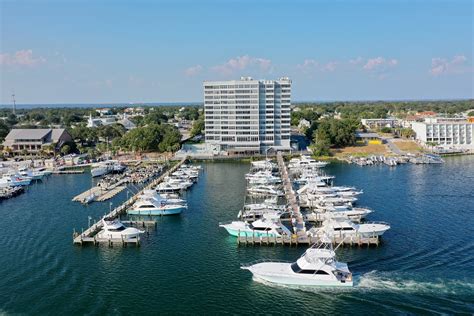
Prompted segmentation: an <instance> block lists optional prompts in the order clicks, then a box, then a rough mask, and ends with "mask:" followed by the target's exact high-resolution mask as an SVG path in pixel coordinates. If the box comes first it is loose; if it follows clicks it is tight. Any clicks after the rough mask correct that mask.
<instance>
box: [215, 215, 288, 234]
mask: <svg viewBox="0 0 474 316" xmlns="http://www.w3.org/2000/svg"><path fill="white" fill-rule="evenodd" d="M219 227H223V228H225V229H226V230H227V232H228V233H229V234H230V235H231V236H236V237H237V236H248V237H251V236H255V237H260V236H263V237H266V236H268V237H281V236H283V235H287V236H290V235H291V231H290V230H289V229H288V228H287V227H286V226H285V225H283V224H282V223H280V222H274V221H271V220H263V219H259V220H256V221H255V222H253V223H251V224H250V223H247V222H243V221H233V222H231V223H229V224H219Z"/></svg>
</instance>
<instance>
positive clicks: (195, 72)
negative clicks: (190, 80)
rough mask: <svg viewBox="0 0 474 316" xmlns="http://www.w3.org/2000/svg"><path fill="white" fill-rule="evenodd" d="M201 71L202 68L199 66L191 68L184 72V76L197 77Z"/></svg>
mask: <svg viewBox="0 0 474 316" xmlns="http://www.w3.org/2000/svg"><path fill="white" fill-rule="evenodd" d="M202 69H203V68H202V66H201V65H195V66H191V67H189V68H187V69H186V70H185V71H184V74H185V75H186V76H188V77H193V76H196V75H198V74H199V73H200V72H201V71H202Z"/></svg>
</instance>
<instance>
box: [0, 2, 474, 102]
mask: <svg viewBox="0 0 474 316" xmlns="http://www.w3.org/2000/svg"><path fill="white" fill-rule="evenodd" d="M0 3H1V31H0V32H1V33H0V34H1V42H0V54H1V55H0V70H1V77H0V81H1V82H0V84H1V96H0V103H9V102H10V99H11V97H10V95H11V93H12V91H13V90H14V91H15V93H16V95H17V102H18V103H63V102H64V103H98V102H104V103H105V102H106V103H109V102H182V101H197V102H199V101H202V82H203V80H221V79H234V78H239V77H240V76H242V75H250V76H252V77H255V78H266V79H273V78H278V77H281V76H289V77H290V78H291V79H293V95H292V99H293V100H294V101H301V100H315V101H317V100H379V99H440V98H441V99H449V98H472V97H473V94H474V93H473V61H472V60H473V2H472V1H459V0H453V1H382V0H379V1H355V0H354V1H350V0H346V1H301V0H296V1H244V0H242V1H199V0H195V1H131V0H130V1H121V0H118V1H92V0H89V1H76V0H73V1H42V0H36V1H33V0H30V1H4V0H0Z"/></svg>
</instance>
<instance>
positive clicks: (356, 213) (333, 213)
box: [305, 206, 372, 222]
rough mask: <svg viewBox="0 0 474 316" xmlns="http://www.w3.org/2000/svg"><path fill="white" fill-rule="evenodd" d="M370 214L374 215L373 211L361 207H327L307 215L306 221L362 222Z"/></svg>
mask: <svg viewBox="0 0 474 316" xmlns="http://www.w3.org/2000/svg"><path fill="white" fill-rule="evenodd" d="M370 213H372V210H369V209H367V208H361V207H348V206H326V207H324V208H322V209H318V211H317V212H311V213H309V214H306V215H305V220H308V221H313V222H322V221H324V220H326V219H331V218H333V217H346V218H348V219H350V220H351V221H356V222H360V221H361V220H362V219H364V218H365V217H366V216H367V215H369V214H370Z"/></svg>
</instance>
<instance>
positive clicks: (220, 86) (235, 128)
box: [204, 77, 291, 155]
mask: <svg viewBox="0 0 474 316" xmlns="http://www.w3.org/2000/svg"><path fill="white" fill-rule="evenodd" d="M290 99H291V80H290V79H288V78H280V79H279V80H254V79H252V78H250V77H242V78H241V79H240V80H232V81H206V82H204V110H205V111H204V115H205V135H206V143H207V144H210V145H212V146H213V147H214V148H217V150H218V151H219V152H227V153H229V154H231V155H234V154H235V155H237V154H251V153H265V152H266V151H268V150H270V149H274V150H290V105H291V102H290Z"/></svg>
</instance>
